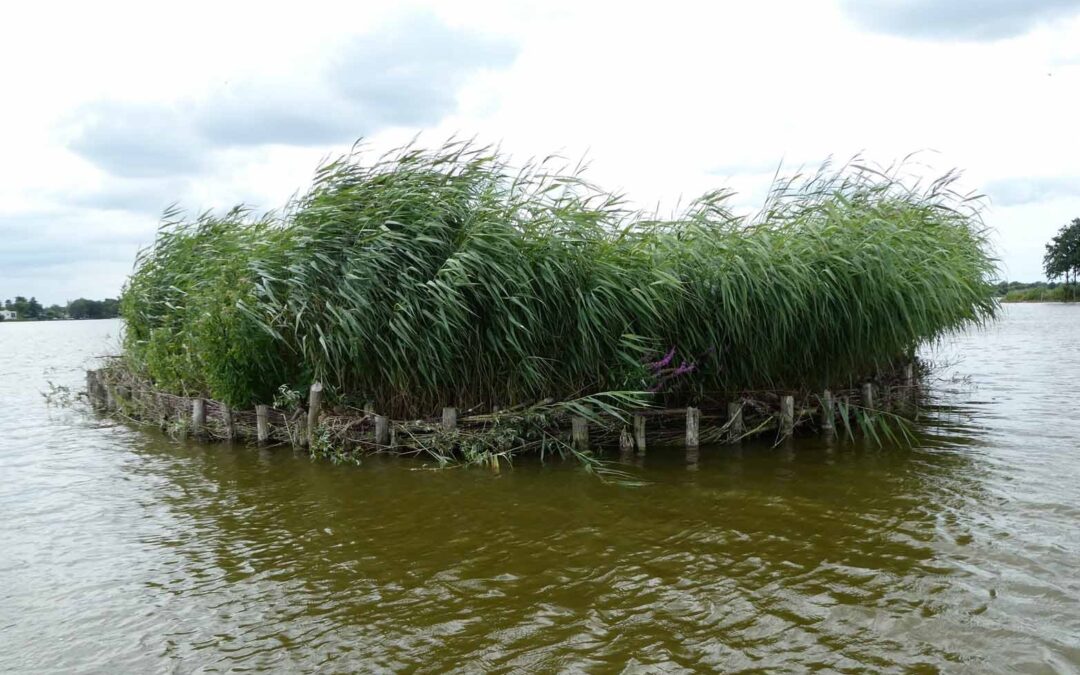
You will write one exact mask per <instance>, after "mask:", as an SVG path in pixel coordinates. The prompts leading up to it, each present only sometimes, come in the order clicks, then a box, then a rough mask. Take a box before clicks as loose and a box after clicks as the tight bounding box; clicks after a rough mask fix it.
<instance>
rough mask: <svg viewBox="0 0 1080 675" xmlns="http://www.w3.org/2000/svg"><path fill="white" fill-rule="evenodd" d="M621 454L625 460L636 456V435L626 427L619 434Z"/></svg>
mask: <svg viewBox="0 0 1080 675" xmlns="http://www.w3.org/2000/svg"><path fill="white" fill-rule="evenodd" d="M619 454H620V455H621V456H622V457H624V458H626V457H630V456H631V455H633V454H634V435H633V434H632V433H630V430H629V429H628V428H626V427H623V428H622V431H620V432H619Z"/></svg>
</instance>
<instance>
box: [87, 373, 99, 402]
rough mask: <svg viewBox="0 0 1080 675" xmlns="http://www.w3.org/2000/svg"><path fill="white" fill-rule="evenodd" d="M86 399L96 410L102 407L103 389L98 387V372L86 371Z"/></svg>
mask: <svg viewBox="0 0 1080 675" xmlns="http://www.w3.org/2000/svg"><path fill="white" fill-rule="evenodd" d="M86 398H87V400H89V401H90V405H91V406H93V407H94V408H100V407H101V389H100V388H99V386H98V374H97V371H96V370H88V371H86Z"/></svg>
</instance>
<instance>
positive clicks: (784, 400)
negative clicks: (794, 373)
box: [780, 396, 795, 436]
mask: <svg viewBox="0 0 1080 675" xmlns="http://www.w3.org/2000/svg"><path fill="white" fill-rule="evenodd" d="M794 431H795V397H794V396H781V397H780V433H782V434H783V435H784V436H790V435H791V434H792V432H794Z"/></svg>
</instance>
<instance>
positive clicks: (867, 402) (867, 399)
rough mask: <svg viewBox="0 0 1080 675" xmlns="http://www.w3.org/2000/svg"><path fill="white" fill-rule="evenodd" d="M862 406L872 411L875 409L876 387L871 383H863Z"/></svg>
mask: <svg viewBox="0 0 1080 675" xmlns="http://www.w3.org/2000/svg"><path fill="white" fill-rule="evenodd" d="M862 404H863V407H864V408H866V409H867V410H872V409H873V408H874V385H873V383H871V382H864V383H863V386H862Z"/></svg>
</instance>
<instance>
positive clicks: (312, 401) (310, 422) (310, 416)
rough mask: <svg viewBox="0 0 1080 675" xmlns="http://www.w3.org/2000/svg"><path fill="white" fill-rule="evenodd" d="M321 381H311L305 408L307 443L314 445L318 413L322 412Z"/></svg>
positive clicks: (317, 427)
mask: <svg viewBox="0 0 1080 675" xmlns="http://www.w3.org/2000/svg"><path fill="white" fill-rule="evenodd" d="M322 391H323V386H322V382H312V383H311V388H310V389H308V410H307V445H308V447H309V448H310V447H312V446H314V445H315V438H316V437H317V436H318V435H319V415H320V414H321V413H322Z"/></svg>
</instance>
